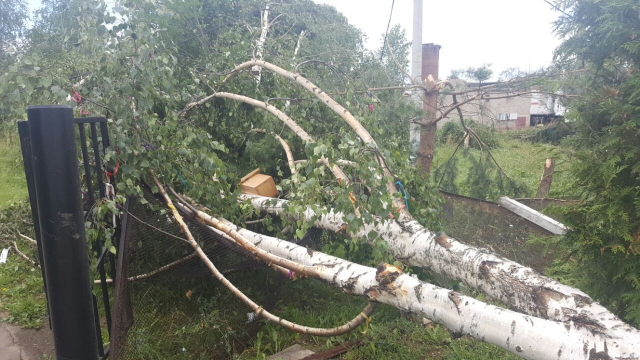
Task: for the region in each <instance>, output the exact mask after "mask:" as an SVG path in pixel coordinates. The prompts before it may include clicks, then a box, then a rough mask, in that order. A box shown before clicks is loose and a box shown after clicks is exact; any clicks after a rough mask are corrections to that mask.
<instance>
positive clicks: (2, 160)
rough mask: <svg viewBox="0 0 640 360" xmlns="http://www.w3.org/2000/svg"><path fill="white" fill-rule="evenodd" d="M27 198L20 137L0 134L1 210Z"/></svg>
mask: <svg viewBox="0 0 640 360" xmlns="http://www.w3.org/2000/svg"><path fill="white" fill-rule="evenodd" d="M27 196H28V194H27V182H26V180H25V176H24V169H23V167H22V154H21V153H20V141H19V139H18V136H17V135H16V134H6V133H5V134H2V133H0V209H2V208H5V207H7V206H9V205H11V204H12V203H15V202H17V201H20V200H24V199H26V198H27Z"/></svg>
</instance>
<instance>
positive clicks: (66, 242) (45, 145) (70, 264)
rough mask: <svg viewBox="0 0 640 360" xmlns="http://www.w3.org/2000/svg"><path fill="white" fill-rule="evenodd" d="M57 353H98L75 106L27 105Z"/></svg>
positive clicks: (78, 357)
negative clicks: (74, 117) (75, 123)
mask: <svg viewBox="0 0 640 360" xmlns="http://www.w3.org/2000/svg"><path fill="white" fill-rule="evenodd" d="M27 117H28V121H29V133H30V137H31V150H32V160H33V170H34V171H33V172H34V180H35V187H36V196H37V203H38V215H39V216H38V217H39V220H40V224H39V226H40V235H41V237H42V253H43V258H44V259H43V260H44V263H43V264H42V265H43V266H44V268H45V274H46V278H47V279H46V286H47V294H48V301H49V311H50V319H51V327H52V330H53V337H54V344H55V350H56V357H57V358H58V359H69V360H85V359H86V360H91V359H97V358H98V348H97V343H96V330H95V326H94V314H93V306H92V298H91V288H90V282H89V258H88V252H87V244H86V240H85V232H84V219H83V213H82V205H81V204H82V202H81V190H80V178H79V175H78V158H77V150H76V136H75V129H74V121H73V109H72V108H71V107H69V106H66V105H51V106H29V108H28V109H27Z"/></svg>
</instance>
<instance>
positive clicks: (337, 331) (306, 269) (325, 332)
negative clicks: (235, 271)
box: [152, 175, 376, 336]
mask: <svg viewBox="0 0 640 360" xmlns="http://www.w3.org/2000/svg"><path fill="white" fill-rule="evenodd" d="M152 176H153V180H154V182H155V183H156V186H157V187H158V190H159V192H160V195H162V198H163V199H164V200H165V202H166V204H167V207H168V208H169V209H170V210H171V213H172V214H173V217H174V218H175V219H176V221H177V222H178V224H179V226H180V230H181V231H182V233H183V234H184V235H185V236H186V237H187V239H188V240H189V244H190V245H191V247H192V248H193V249H194V250H195V252H196V253H197V254H198V256H199V257H200V259H201V260H202V261H203V262H204V264H205V265H206V266H207V268H208V269H209V271H211V273H212V274H213V276H214V277H215V278H216V279H218V281H220V282H221V283H222V284H223V285H224V286H225V287H226V288H227V289H229V291H231V292H232V293H233V294H234V295H235V296H237V297H238V298H239V299H240V300H242V301H243V302H244V303H245V304H246V305H248V306H249V307H250V308H251V309H252V310H253V311H254V312H255V313H256V314H258V315H260V316H262V317H263V318H265V319H267V320H269V321H271V322H274V323H276V324H279V325H281V326H284V327H286V328H288V329H289V330H291V331H295V332H299V333H303V334H308V335H315V336H337V335H342V334H345V333H347V332H349V331H351V330H353V329H355V328H356V327H357V326H359V325H361V324H363V323H365V322H366V321H367V320H368V318H369V315H370V314H371V313H372V312H373V311H374V310H375V308H376V304H375V303H369V305H367V307H366V308H365V309H364V310H363V311H362V312H361V313H360V314H359V315H358V316H356V317H355V318H354V319H353V320H351V321H350V322H348V323H347V324H345V325H342V326H338V327H335V328H331V329H326V328H312V327H307V326H302V325H298V324H295V323H293V322H290V321H288V320H285V319H283V318H280V317H277V316H275V315H273V314H271V313H270V312H268V311H266V310H265V309H263V308H262V306H259V305H258V304H256V303H255V302H253V300H251V299H250V298H249V297H247V296H246V295H245V294H244V293H243V292H241V291H240V290H239V289H238V288H237V287H235V286H234V285H233V284H232V283H231V282H230V281H229V280H227V278H225V277H224V275H222V273H220V271H219V270H218V269H217V268H216V267H215V265H214V264H213V263H212V262H211V260H210V259H209V257H207V255H206V254H205V253H204V251H202V248H200V245H198V243H197V242H196V240H195V239H194V238H193V235H192V234H191V231H190V230H189V227H188V226H187V224H186V223H185V222H184V220H183V219H182V216H181V215H180V213H179V212H178V210H177V209H176V207H175V206H174V205H173V202H172V201H171V199H170V198H169V195H168V194H167V192H166V191H165V190H164V187H163V186H162V184H161V183H160V181H158V179H157V178H156V177H155V175H152ZM174 195H177V194H176V193H175V192H174ZM184 205H186V206H187V207H188V206H189V204H188V203H184ZM190 210H191V211H192V212H193V213H197V211H198V210H197V209H195V208H193V207H192V209H190ZM208 220H210V221H211V223H213V224H216V225H215V227H216V228H217V229H219V230H220V231H223V232H224V233H226V234H227V235H229V236H231V237H232V238H233V239H234V240H236V242H238V243H239V244H240V245H242V244H243V243H247V244H250V243H249V242H248V241H246V240H244V238H243V237H242V236H241V235H239V234H237V232H235V231H233V230H231V229H230V228H228V227H227V226H226V225H224V224H222V223H221V222H220V221H218V220H217V219H215V218H213V217H208ZM243 240H244V241H243ZM251 246H253V244H251ZM253 248H254V249H257V248H256V247H255V246H253ZM252 253H254V254H256V255H257V254H258V253H260V254H261V255H263V256H265V258H271V259H274V260H277V261H278V262H281V263H287V264H289V265H292V267H293V268H295V269H297V270H299V271H300V272H301V273H302V274H311V273H315V272H316V269H315V267H311V266H305V265H300V264H298V263H295V262H293V261H291V260H286V259H283V258H278V257H276V256H275V255H271V254H269V253H267V252H266V251H264V250H262V251H257V250H254V251H253V252H252Z"/></svg>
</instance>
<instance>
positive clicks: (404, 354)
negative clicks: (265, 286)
mask: <svg viewBox="0 0 640 360" xmlns="http://www.w3.org/2000/svg"><path fill="white" fill-rule="evenodd" d="M282 299H283V300H282V301H281V303H280V304H279V305H278V306H277V308H276V309H275V310H274V312H275V313H276V314H277V315H280V316H283V317H285V318H287V319H290V320H291V321H293V322H296V323H302V324H305V325H309V326H318V327H332V326H337V325H340V324H343V323H345V322H347V321H349V320H351V319H352V318H353V317H354V316H355V315H356V314H358V313H359V312H360V311H361V310H362V308H363V307H364V306H366V302H365V301H363V299H362V298H358V297H353V296H348V295H345V294H344V293H343V292H342V291H340V290H336V289H331V288H327V287H326V286H325V285H323V284H322V283H320V282H318V281H315V280H299V281H296V282H289V283H287V285H286V287H285V289H284V291H283V296H282ZM355 339H360V340H362V341H363V344H362V345H361V346H359V347H357V348H355V349H353V350H351V351H350V352H349V353H348V354H346V355H345V356H344V357H343V359H351V360H368V359H406V360H412V359H425V358H426V359H460V360H462V359H487V360H488V359H517V357H516V356H514V355H511V354H508V353H507V352H506V351H504V350H502V349H500V348H497V347H495V346H493V345H490V344H486V343H482V342H478V341H475V340H473V339H471V338H467V337H461V338H457V339H453V338H452V337H451V335H450V333H449V331H448V330H446V329H445V328H442V327H440V326H438V325H435V324H434V325H428V326H427V327H425V326H423V325H422V324H417V323H415V322H412V321H409V320H407V319H405V318H403V317H402V316H401V314H400V311H399V310H397V309H396V308H393V307H390V306H386V305H381V306H379V307H378V310H377V311H376V312H375V313H374V315H373V318H372V321H371V323H370V324H369V326H368V327H367V326H365V325H363V326H361V327H360V328H359V329H357V330H355V331H352V332H350V333H348V334H346V335H342V336H334V337H329V338H324V337H316V336H307V335H301V334H294V333H291V332H290V331H287V330H284V329H283V328H282V327H279V326H276V325H273V324H268V323H267V324H266V325H265V326H264V327H263V328H262V329H261V330H260V332H259V333H258V335H257V336H256V337H255V338H254V340H253V341H252V343H251V346H250V347H249V348H247V349H246V350H245V351H244V352H243V353H242V354H241V355H240V356H239V357H237V359H242V360H257V359H265V358H266V357H268V356H269V355H270V354H273V353H276V352H278V351H280V350H282V349H284V348H286V347H288V346H290V345H293V344H302V345H303V346H304V347H305V348H308V349H310V350H313V351H316V352H318V351H323V350H326V349H328V348H331V347H333V346H336V345H339V344H342V343H345V342H347V341H350V340H355Z"/></svg>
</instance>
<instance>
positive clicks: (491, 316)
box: [0, 0, 640, 359]
mask: <svg viewBox="0 0 640 360" xmlns="http://www.w3.org/2000/svg"><path fill="white" fill-rule="evenodd" d="M47 3H49V2H47ZM51 3H52V4H54V3H55V4H54V5H56V4H57V5H60V4H58V2H57V1H51ZM71 3H72V4H70V5H69V6H68V7H56V6H52V7H51V8H50V10H49V11H42V12H40V13H39V15H38V16H39V17H38V19H37V21H36V22H35V24H36V25H35V27H34V28H33V29H32V30H31V32H30V34H29V35H28V40H29V41H28V42H27V44H28V46H25V47H20V48H17V47H14V48H12V49H10V54H11V55H12V56H11V57H10V60H7V61H8V62H9V63H8V65H9V66H8V69H9V71H8V72H6V73H4V74H3V75H2V76H1V79H0V80H1V81H0V85H1V87H0V90H1V91H0V96H1V97H2V101H0V104H1V105H0V107H1V110H2V113H0V117H1V118H0V119H2V121H5V122H7V121H11V120H15V119H17V118H20V117H22V116H23V115H22V112H23V111H24V108H25V105H26V104H33V103H36V102H38V103H51V102H63V101H65V99H66V98H67V97H69V99H70V100H67V101H72V102H75V103H76V104H77V107H78V112H79V113H80V114H88V113H92V114H101V115H104V116H106V117H108V118H109V119H110V121H111V128H110V130H111V132H112V134H113V141H112V143H113V145H112V149H111V151H110V152H109V153H108V155H107V157H108V160H109V161H110V162H111V163H112V164H115V163H119V164H120V166H119V168H120V169H121V170H120V173H119V176H120V179H119V182H118V187H119V189H120V190H121V192H120V193H121V195H120V197H122V195H123V194H132V195H135V194H140V193H141V189H140V185H139V184H140V182H141V181H146V182H147V183H148V184H149V185H151V187H152V189H153V190H154V191H156V192H160V193H161V194H162V195H163V197H164V198H165V200H166V202H167V206H168V207H169V208H170V209H171V211H172V213H173V214H174V216H175V217H176V219H177V220H178V222H179V223H180V224H181V226H182V230H183V232H184V233H185V236H186V238H187V239H188V240H189V243H190V244H191V246H192V247H193V248H194V251H195V252H196V253H197V254H198V255H199V256H200V257H201V259H202V260H203V261H204V262H205V264H206V265H207V267H208V268H209V269H210V270H211V272H212V273H213V275H214V276H215V277H216V278H218V279H219V280H220V281H221V282H223V283H224V284H225V286H227V287H228V288H229V289H230V290H231V291H232V292H234V293H236V294H237V295H238V296H239V297H241V298H242V299H243V301H245V303H247V305H248V306H250V307H251V308H252V309H253V310H254V311H255V312H256V313H258V314H260V315H263V316H264V317H265V318H267V319H269V320H272V321H277V322H279V323H284V324H287V323H286V321H284V319H279V318H277V317H275V316H274V315H272V314H269V313H267V312H265V311H264V310H263V309H262V308H260V307H259V305H258V304H255V303H253V302H252V301H251V299H248V298H246V296H244V295H243V294H241V293H240V292H239V291H237V289H235V287H234V286H233V285H232V284H230V283H229V282H228V281H227V280H226V279H224V276H222V274H220V273H219V272H217V270H216V268H215V264H213V263H211V262H210V261H209V260H208V259H207V258H206V255H205V254H204V253H203V252H202V251H200V250H199V245H198V244H197V242H196V241H195V240H194V239H193V237H191V236H190V235H189V229H188V227H187V226H186V225H185V224H184V223H183V222H182V221H181V220H180V218H181V216H180V214H179V213H178V211H177V209H178V208H179V209H181V210H182V211H183V213H185V214H191V215H192V216H196V217H198V218H200V219H201V220H202V221H204V222H206V223H208V224H210V225H211V226H212V227H213V228H214V229H215V231H218V232H220V233H221V234H224V235H225V236H227V237H228V238H229V241H234V242H236V243H238V244H239V245H241V246H243V247H245V248H246V249H247V250H249V251H250V253H251V254H253V255H254V256H255V257H256V258H258V259H261V260H262V261H265V262H267V263H268V264H270V265H271V267H273V268H274V269H275V270H276V271H279V272H284V273H287V274H292V273H295V274H297V275H298V276H308V277H315V278H320V279H323V280H325V281H327V282H329V283H330V284H332V285H334V286H338V287H341V288H343V289H344V290H345V291H346V292H347V293H350V294H354V295H361V296H365V297H367V299H368V300H369V301H370V302H372V303H376V302H381V303H387V304H391V305H393V306H396V307H398V308H400V309H403V310H407V311H411V312H415V313H418V314H421V315H423V316H425V317H427V318H430V319H432V320H434V321H436V322H438V323H441V324H442V325H444V326H446V327H448V328H449V329H451V330H453V331H456V332H459V333H463V334H469V335H471V336H473V337H475V338H477V339H480V340H483V341H487V342H490V343H493V344H496V345H498V346H500V347H503V348H505V349H507V350H509V351H511V352H513V353H515V354H517V355H520V356H522V357H524V358H529V359H548V358H558V359H575V358H580V359H590V358H591V359H597V358H619V359H622V358H625V359H637V358H638V357H640V347H639V345H638V344H640V332H638V330H636V329H634V328H633V327H631V326H629V325H627V324H625V323H624V322H623V321H621V320H620V319H619V318H618V317H616V316H615V315H614V314H612V313H611V312H610V311H608V310H607V309H605V308H604V307H602V306H601V305H599V304H598V303H597V302H595V301H594V300H592V299H591V298H590V297H589V296H588V295H587V294H585V293H583V292H581V291H580V290H578V289H575V288H572V287H569V286H566V285H563V284H561V283H559V282H557V281H554V280H552V279H549V278H546V277H544V276H542V275H540V274H537V273H536V272H534V271H533V270H531V269H530V268H527V267H524V266H522V265H520V264H517V263H515V262H512V261H509V260H507V259H504V258H502V257H500V256H497V255H495V254H493V253H492V252H490V251H487V250H484V249H478V248H474V247H471V246H468V245H465V244H464V243H462V242H460V241H457V240H455V239H453V238H450V237H448V236H447V235H446V234H443V233H436V232H434V231H432V230H430V228H436V227H437V212H438V207H439V205H440V204H439V199H438V197H437V190H436V189H435V188H433V187H430V186H428V185H427V182H426V181H425V180H424V178H423V177H422V176H421V173H420V172H419V171H417V170H416V169H415V168H414V167H413V166H411V165H410V164H408V162H407V158H408V154H409V144H408V142H407V140H406V137H407V134H408V129H409V123H410V121H412V120H415V119H419V118H421V116H422V113H421V112H420V110H419V109H417V108H416V107H415V106H414V105H413V104H411V103H409V102H407V101H405V100H404V99H403V97H402V94H400V93H397V92H384V93H380V94H379V95H376V93H375V92H373V91H372V89H378V88H382V87H386V88H389V84H394V85H393V86H392V87H396V88H401V89H405V88H407V87H413V88H419V89H422V90H426V91H432V90H433V89H434V87H435V88H437V87H443V86H446V83H439V84H438V83H434V84H429V83H427V84H410V85H408V86H407V85H404V84H403V73H402V70H401V68H402V62H401V61H400V64H399V65H400V66H396V64H395V63H396V62H398V60H396V61H395V62H388V63H383V64H380V62H379V61H378V60H377V56H374V54H371V53H369V52H367V51H365V50H363V48H362V42H361V34H360V33H359V32H358V31H357V30H355V29H353V28H352V27H351V26H349V25H348V24H347V23H346V21H345V19H344V18H343V17H342V16H341V15H339V14H337V13H336V12H335V10H333V9H332V8H329V7H326V6H318V5H315V4H313V3H311V2H310V1H303V0H300V1H291V2H289V3H278V4H270V5H269V9H268V11H267V10H265V9H266V7H265V4H263V3H261V2H259V1H243V2H242V3H241V4H240V3H233V2H226V1H215V2H204V1H203V2H200V1H195V0H194V1H189V2H185V3H180V4H173V3H170V2H169V3H167V4H163V5H158V4H157V3H156V2H153V4H152V3H151V2H146V1H142V0H140V1H128V2H126V3H120V2H116V4H115V6H113V7H112V8H107V7H106V6H104V4H98V5H96V3H95V2H90V1H83V0H75V1H71ZM109 9H111V10H109ZM260 10H263V11H262V12H260ZM111 12H113V13H111ZM258 14H260V16H258ZM403 43H404V42H403V34H402V33H401V32H400V31H399V30H398V29H394V30H393V31H392V32H391V34H390V36H389V44H388V47H389V48H390V49H391V50H392V51H391V52H392V53H394V54H397V55H399V57H398V58H400V59H403V58H406V57H403V56H402V54H403V51H406V47H405V46H404V45H403ZM264 59H266V60H269V62H267V61H265V60H264ZM274 64H279V65H274ZM473 96H476V95H473ZM473 96H471V97H473ZM458 108H459V107H455V106H454V107H452V108H451V110H450V112H451V111H455V110H456V109H458ZM256 165H260V166H261V168H262V169H263V170H264V171H266V172H269V173H271V174H273V175H274V176H276V177H277V178H278V180H279V186H280V190H281V192H282V193H285V194H287V196H286V200H284V199H278V200H275V199H270V198H259V197H255V196H240V195H239V194H238V191H237V189H236V186H235V184H237V182H238V179H239V178H240V177H241V176H242V175H244V171H245V170H246V169H248V168H251V167H255V166H256ZM398 180H401V181H402V182H403V183H404V185H405V186H407V187H409V188H410V189H411V195H412V196H411V197H407V198H406V199H405V198H402V196H401V195H400V194H399V192H398V189H397V188H396V184H395V183H396V181H398ZM185 183H188V184H191V185H190V186H188V187H186V186H184V185H182V184H185ZM174 184H177V186H176V191H175V192H174V194H173V195H170V194H169V193H170V192H171V191H167V190H166V189H165V187H168V186H171V185H174ZM180 193H183V194H186V195H189V198H191V199H195V201H197V202H198V203H199V204H200V205H201V206H200V205H196V204H191V203H190V202H189V201H186V200H185V198H184V197H182V196H181V195H180ZM172 197H173V200H172V199H171V198H172ZM104 206H105V207H106V208H107V209H108V210H107V211H117V210H116V207H115V206H110V205H109V203H108V202H105V205H104ZM204 208H207V209H210V210H207V211H206V213H205V212H203V211H201V210H199V209H204ZM94 211H98V210H94ZM101 214H104V213H101ZM256 214H266V215H268V216H269V217H270V219H273V220H272V221H273V223H274V224H275V225H276V226H275V227H274V230H271V231H267V229H264V230H265V234H256V233H253V232H250V231H248V230H246V229H244V228H243V223H244V222H245V221H247V220H249V219H251V218H252V217H253V216H255V215H256ZM227 220H228V221H230V222H227ZM425 225H426V226H425ZM94 226H95V227H96V229H94V230H95V231H92V232H91V233H92V234H94V235H95V236H104V234H105V232H108V231H110V229H108V228H107V227H105V226H104V225H100V224H95V225H94ZM311 226H315V227H318V228H321V229H324V230H327V231H333V232H335V233H336V234H338V235H339V236H344V237H346V238H350V239H352V242H353V243H365V242H366V243H368V244H371V246H372V247H373V248H374V249H375V251H374V255H375V259H372V260H371V262H372V263H383V264H382V265H380V266H378V268H377V269H375V268H371V267H367V266H363V265H358V264H353V263H349V262H347V261H345V260H342V259H339V258H335V257H331V256H329V255H325V254H322V253H319V252H308V251H306V249H303V248H300V247H297V246H295V245H294V244H290V243H287V242H284V241H281V240H279V239H277V237H278V235H279V234H281V231H282V230H283V229H292V230H293V231H294V233H295V234H296V236H298V237H301V236H302V235H303V234H304V233H305V231H306V230H307V229H308V228H309V227H311ZM389 254H390V255H392V257H391V256H389ZM394 259H395V260H397V261H399V262H401V263H402V264H404V265H401V264H400V263H398V264H396V265H397V266H392V265H388V264H384V262H385V261H386V262H393V260H394ZM402 266H413V267H421V268H424V269H426V270H429V271H432V272H436V273H439V274H443V275H446V276H447V277H450V278H452V279H456V280H459V281H462V282H464V283H465V284H467V285H468V286H469V287H471V288H473V289H477V290H479V291H482V292H484V293H485V294H487V295H488V296H489V297H491V298H493V299H495V300H497V301H499V302H501V303H503V304H505V305H506V306H507V307H508V308H509V309H510V310H507V309H504V308H500V307H496V306H492V305H488V304H485V303H483V302H480V301H478V300H475V299H473V298H470V297H467V296H464V295H463V294H460V293H457V292H455V291H451V290H447V289H443V288H439V287H436V286H434V285H431V284H428V283H425V282H423V281H420V280H418V279H416V278H414V277H411V276H409V275H406V274H403V273H402V269H401V267H402ZM234 289H235V290H234ZM243 296H244V298H243ZM374 308H375V305H371V306H370V307H367V309H365V311H364V317H362V316H358V317H356V318H354V320H353V321H352V322H350V323H348V324H345V325H344V326H343V327H340V328H336V329H311V328H304V327H300V325H297V324H287V325H288V326H289V328H291V329H292V330H296V331H302V332H310V333H314V334H335V333H340V332H341V331H348V330H350V329H352V328H354V327H355V326H357V325H358V324H359V323H361V322H362V321H363V320H364V319H366V316H367V314H369V313H370V312H371V311H373V309H374Z"/></svg>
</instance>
